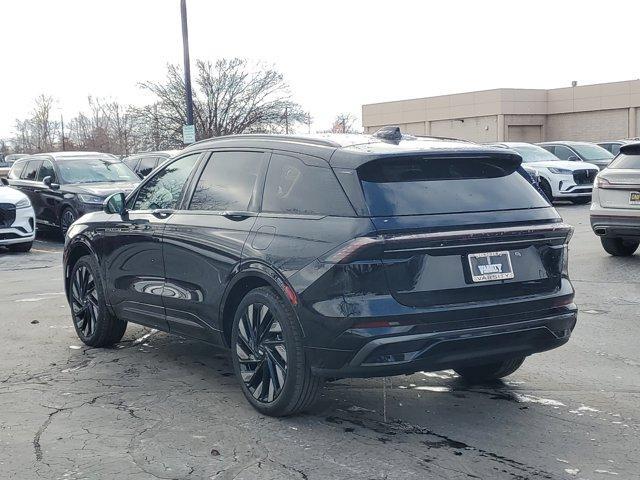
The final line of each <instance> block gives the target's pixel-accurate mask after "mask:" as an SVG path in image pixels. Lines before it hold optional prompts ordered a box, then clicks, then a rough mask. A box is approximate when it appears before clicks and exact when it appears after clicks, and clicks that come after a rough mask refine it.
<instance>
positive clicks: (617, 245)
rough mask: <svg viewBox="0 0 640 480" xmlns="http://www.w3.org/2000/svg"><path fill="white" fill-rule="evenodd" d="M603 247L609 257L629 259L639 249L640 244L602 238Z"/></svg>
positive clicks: (620, 239)
mask: <svg viewBox="0 0 640 480" xmlns="http://www.w3.org/2000/svg"><path fill="white" fill-rule="evenodd" d="M600 241H601V242H602V247H603V248H604V249H605V251H606V252H607V253H608V254H609V255H613V256H614V257H628V256H630V255H633V254H634V253H635V251H636V250H637V249H638V245H640V242H638V241H635V240H623V239H622V238H600Z"/></svg>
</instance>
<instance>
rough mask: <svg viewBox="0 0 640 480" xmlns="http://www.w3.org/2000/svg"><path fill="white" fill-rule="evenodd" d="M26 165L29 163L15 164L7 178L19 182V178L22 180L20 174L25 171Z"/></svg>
mask: <svg viewBox="0 0 640 480" xmlns="http://www.w3.org/2000/svg"><path fill="white" fill-rule="evenodd" d="M26 164H27V162H15V163H14V164H13V167H11V170H10V171H9V175H7V177H8V178H10V179H11V180H17V179H18V178H20V174H21V173H22V171H23V170H24V167H25V165H26Z"/></svg>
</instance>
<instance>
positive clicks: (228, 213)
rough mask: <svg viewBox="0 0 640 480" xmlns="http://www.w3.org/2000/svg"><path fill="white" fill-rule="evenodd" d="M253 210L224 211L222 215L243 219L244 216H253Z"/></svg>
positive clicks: (231, 218)
mask: <svg viewBox="0 0 640 480" xmlns="http://www.w3.org/2000/svg"><path fill="white" fill-rule="evenodd" d="M255 215H256V214H255V213H254V212H245V211H233V210H231V211H226V212H222V216H223V217H226V218H228V219H229V220H244V219H245V218H249V217H255Z"/></svg>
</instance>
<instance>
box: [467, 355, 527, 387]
mask: <svg viewBox="0 0 640 480" xmlns="http://www.w3.org/2000/svg"><path fill="white" fill-rule="evenodd" d="M524 358H525V357H518V358H512V359H510V360H503V361H501V362H495V363H488V364H486V365H478V366H475V367H465V368H456V369H455V371H456V373H457V374H458V375H460V376H461V377H462V378H464V379H465V380H468V381H470V382H486V381H489V380H497V379H499V378H502V377H506V376H507V375H511V374H512V373H513V372H515V371H516V370H517V369H518V368H520V365H522V363H523V362H524Z"/></svg>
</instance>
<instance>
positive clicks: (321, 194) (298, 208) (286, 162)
mask: <svg viewBox="0 0 640 480" xmlns="http://www.w3.org/2000/svg"><path fill="white" fill-rule="evenodd" d="M262 211H263V212H270V213H288V214H292V215H329V216H340V217H349V216H354V215H355V213H354V210H353V208H352V207H351V204H350V203H349V201H348V200H347V197H346V195H345V193H344V191H343V190H342V187H341V186H340V184H339V183H338V179H337V178H336V176H335V174H334V173H333V170H332V169H331V168H329V166H327V167H326V168H325V167H317V166H311V165H306V164H305V163H303V162H302V161H301V160H300V159H298V158H296V157H294V156H289V155H282V154H273V155H272V156H271V161H270V163H269V170H268V172H267V178H266V182H265V187H264V195H263V200H262Z"/></svg>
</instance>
